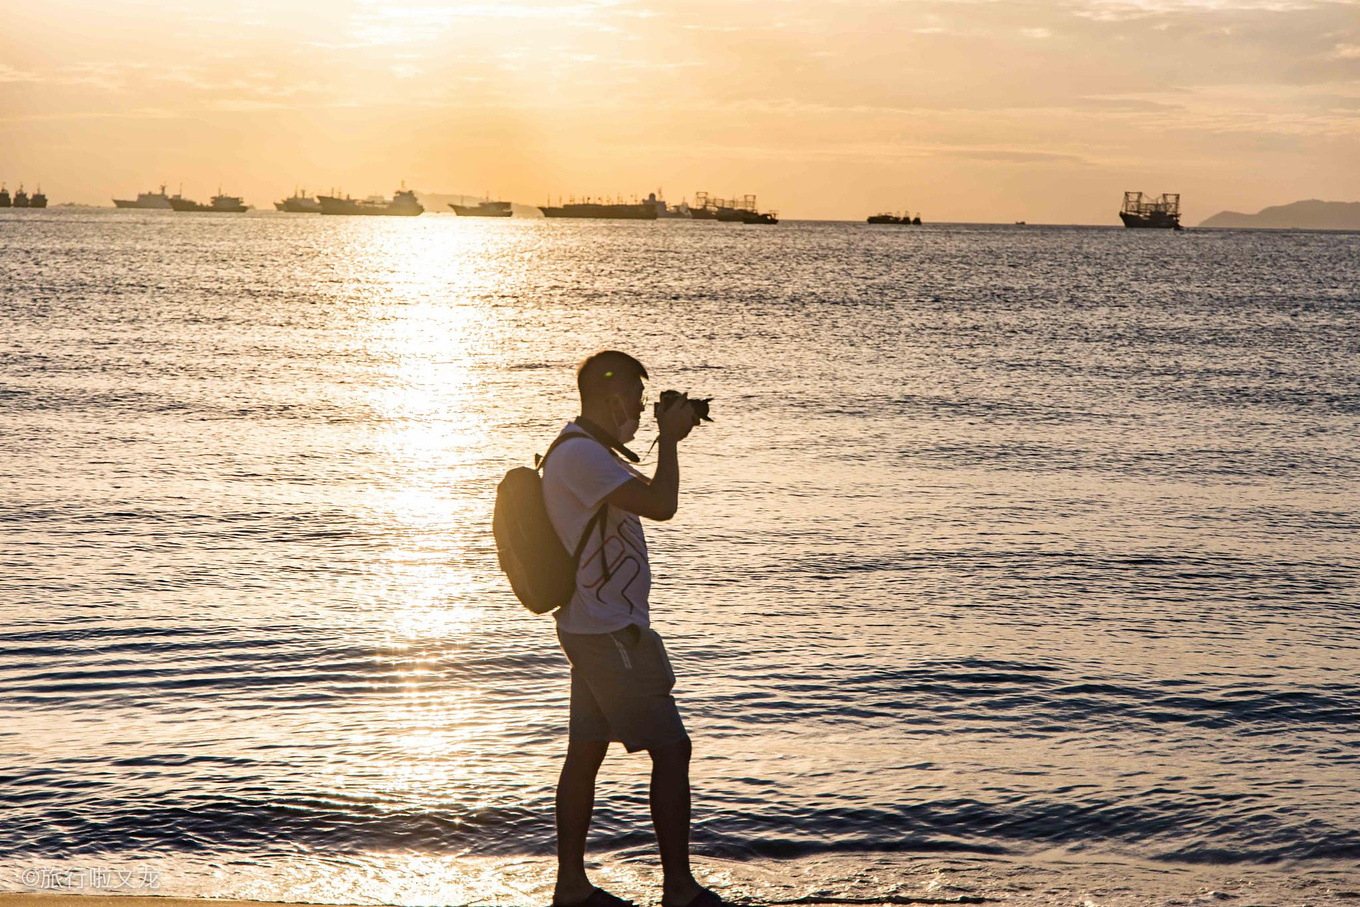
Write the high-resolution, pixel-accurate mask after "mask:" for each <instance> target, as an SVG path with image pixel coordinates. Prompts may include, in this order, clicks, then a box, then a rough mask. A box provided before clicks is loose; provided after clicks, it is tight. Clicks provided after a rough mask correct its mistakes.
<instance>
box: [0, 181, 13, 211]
mask: <svg viewBox="0 0 1360 907" xmlns="http://www.w3.org/2000/svg"><path fill="white" fill-rule="evenodd" d="M13 207H14V199H12V198H10V197H9V190H8V189H6V188H5V187H4V185H2V184H0V208H13Z"/></svg>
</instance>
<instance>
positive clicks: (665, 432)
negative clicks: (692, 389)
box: [656, 394, 699, 442]
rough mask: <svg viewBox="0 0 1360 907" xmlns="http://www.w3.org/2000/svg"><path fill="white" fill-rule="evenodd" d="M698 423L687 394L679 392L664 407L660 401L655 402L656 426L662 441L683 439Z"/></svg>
mask: <svg viewBox="0 0 1360 907" xmlns="http://www.w3.org/2000/svg"><path fill="white" fill-rule="evenodd" d="M698 424H699V420H698V419H697V418H696V417H695V415H694V407H693V406H692V405H691V404H690V402H689V394H681V395H680V397H679V398H678V399H675V400H671V401H670V405H669V406H667V407H666V408H665V409H662V408H661V402H660V401H657V404H656V427H657V428H658V429H659V430H660V433H661V440H662V441H677V442H678V441H683V440H685V438H686V437H687V436H688V435H689V433H690V430H691V429H693V428H694V426H696V425H698Z"/></svg>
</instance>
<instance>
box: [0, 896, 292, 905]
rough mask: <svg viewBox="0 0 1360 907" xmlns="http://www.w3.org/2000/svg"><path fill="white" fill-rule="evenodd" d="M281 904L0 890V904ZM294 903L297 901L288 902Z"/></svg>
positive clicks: (214, 899)
mask: <svg viewBox="0 0 1360 907" xmlns="http://www.w3.org/2000/svg"><path fill="white" fill-rule="evenodd" d="M205 904H212V905H213V907H284V905H282V904H278V903H271V902H268V901H225V900H218V899H216V898H163V897H132V896H129V895H120V894H65V893H62V894H58V893H55V892H42V893H38V894H29V893H23V894H18V893H10V894H0V907H66V905H73V907H203V905H205ZM291 907H297V905H291Z"/></svg>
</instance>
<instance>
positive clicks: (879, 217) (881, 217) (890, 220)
mask: <svg viewBox="0 0 1360 907" xmlns="http://www.w3.org/2000/svg"><path fill="white" fill-rule="evenodd" d="M868 222H869V223H871V224H898V225H900V226H904V227H910V226H917V227H919V226H920V225H921V215H920V214H919V213H918V214H917V215H916V216H915V217H912V216H911V214H910V213H908V214H889V213H888V212H886V211H885V212H883V213H882V214H871V215H870V216H869V221H868Z"/></svg>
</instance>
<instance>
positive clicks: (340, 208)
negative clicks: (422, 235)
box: [317, 183, 425, 217]
mask: <svg viewBox="0 0 1360 907" xmlns="http://www.w3.org/2000/svg"><path fill="white" fill-rule="evenodd" d="M317 201H319V202H320V203H321V213H322V214H344V215H351V216H353V215H368V216H379V217H415V216H416V215H418V214H423V213H425V207H424V206H423V205H421V204H420V202H418V201H417V200H416V194H415V192H414V191H412V190H410V189H407V188H406V184H405V183H402V184H401V188H400V189H398V190H397V192H396V193H395V194H394V195H393V196H392V198H391V199H387V198H384V197H383V196H381V195H370V196H369V197H368V198H363V199H357V198H350V197H349V196H348V195H346V196H345V197H344V198H340V197H338V196H335V195H319V196H317Z"/></svg>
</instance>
